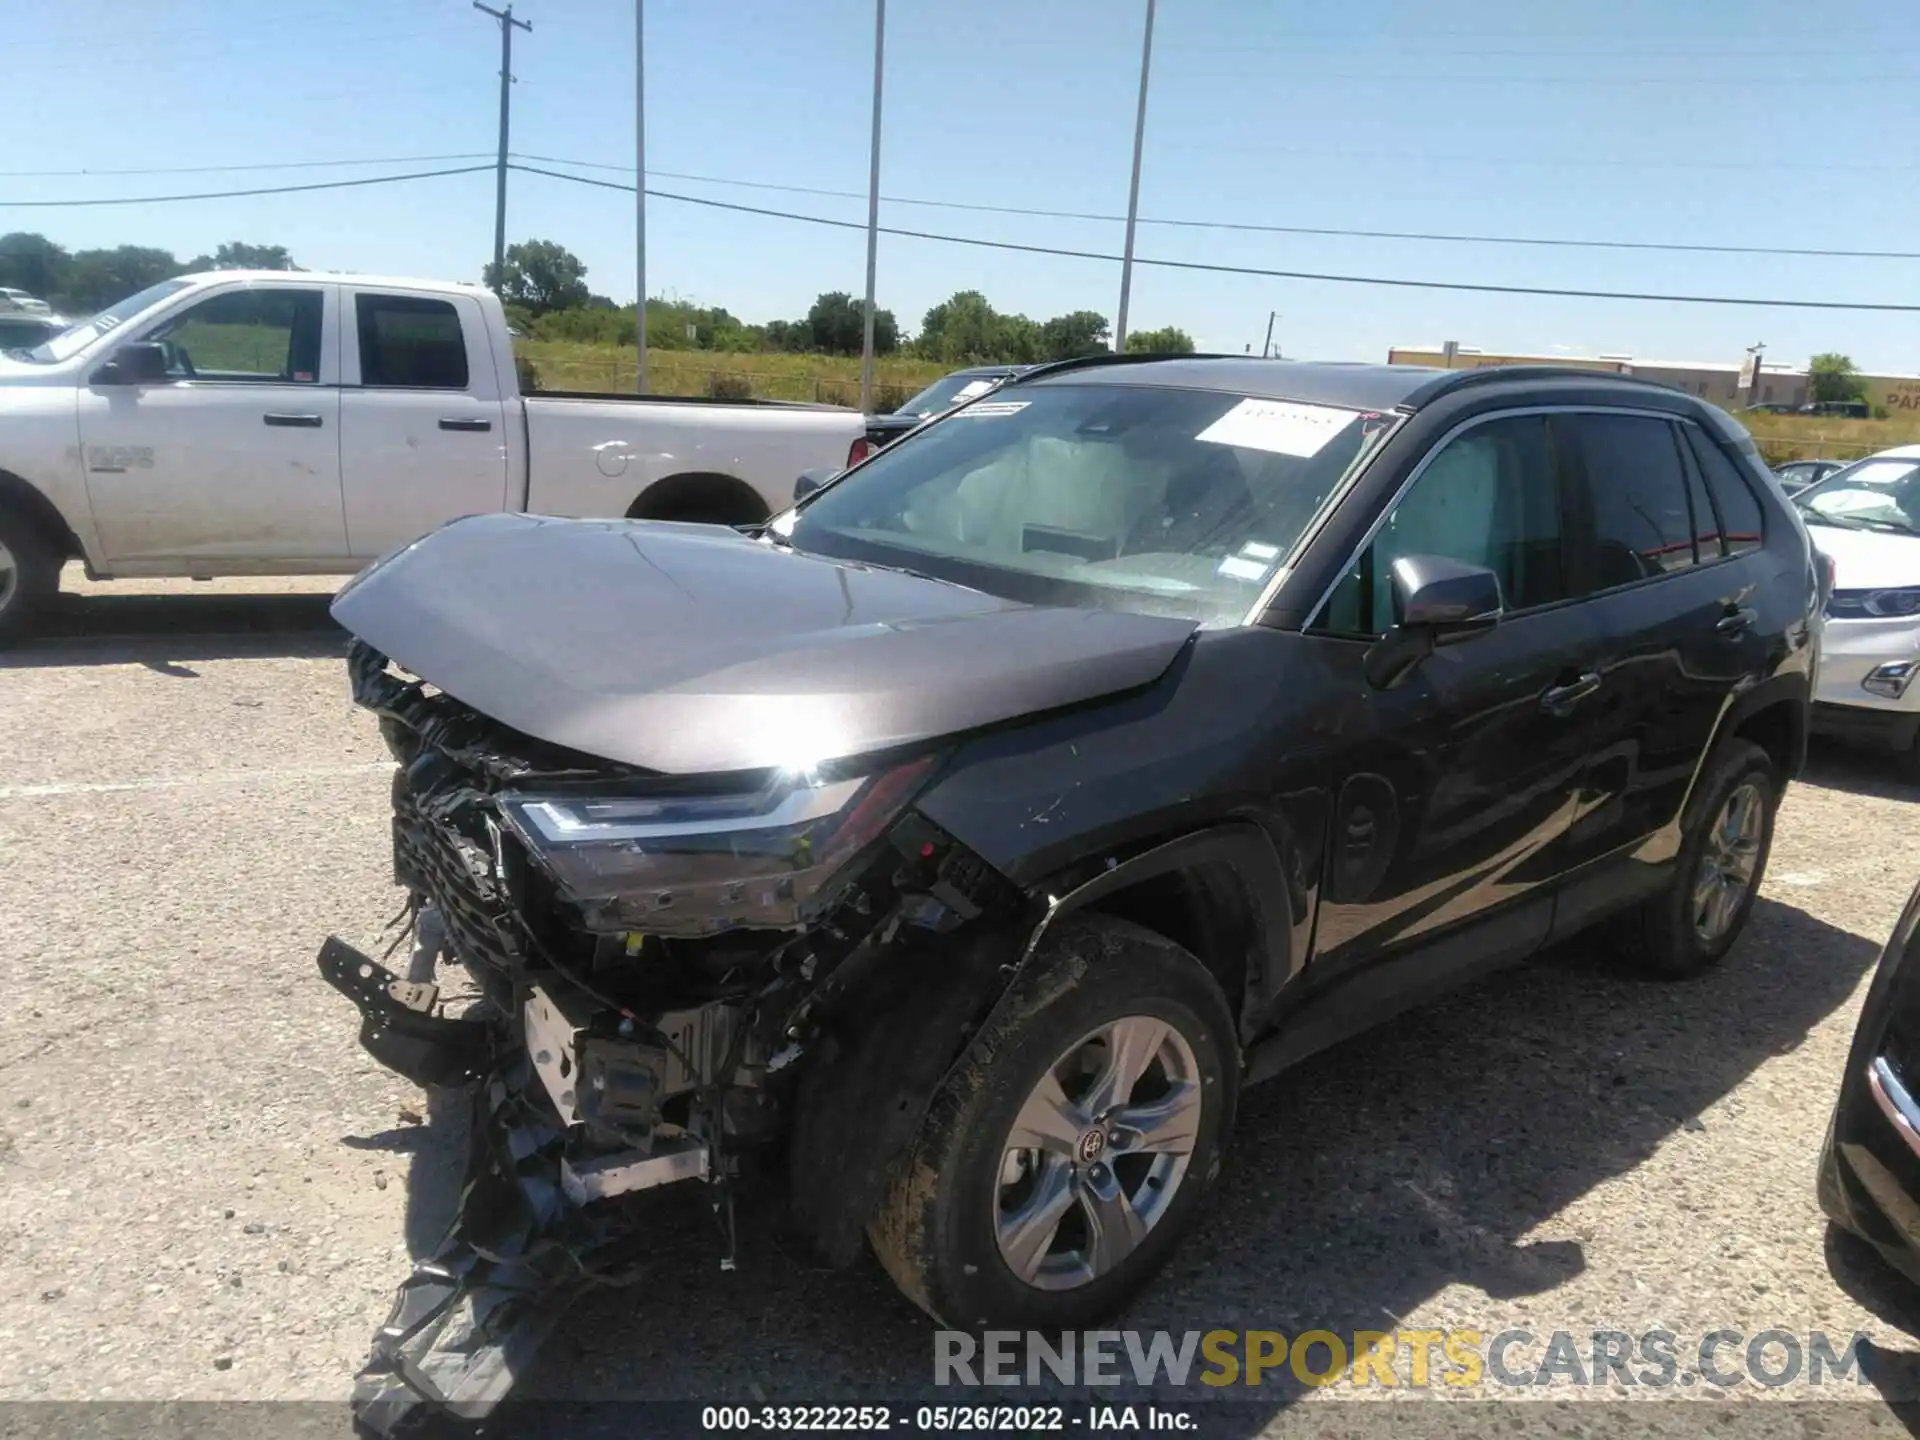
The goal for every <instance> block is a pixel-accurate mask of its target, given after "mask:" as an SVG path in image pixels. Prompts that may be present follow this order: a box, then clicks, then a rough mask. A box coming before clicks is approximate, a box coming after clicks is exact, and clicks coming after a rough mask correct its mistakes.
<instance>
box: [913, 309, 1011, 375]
mask: <svg viewBox="0 0 1920 1440" xmlns="http://www.w3.org/2000/svg"><path fill="white" fill-rule="evenodd" d="M1001 327H1002V319H1001V316H1000V314H999V312H998V311H996V310H995V309H994V308H993V306H991V305H989V304H988V303H987V297H986V296H984V295H982V294H981V293H980V292H979V291H978V290H959V291H956V292H954V293H953V294H952V295H949V296H948V297H947V298H946V299H945V300H942V301H941V302H940V303H939V304H938V305H936V306H934V307H933V308H932V309H931V310H929V311H927V314H926V318H925V319H924V320H922V321H921V322H920V339H919V342H918V343H919V350H920V353H921V354H922V355H924V356H926V357H927V358H928V359H929V360H942V361H945V362H946V363H948V364H952V365H960V364H966V363H968V362H971V361H979V360H997V359H998V358H999V357H1000V346H1001V343H1002V340H1003V335H1002V328H1001Z"/></svg>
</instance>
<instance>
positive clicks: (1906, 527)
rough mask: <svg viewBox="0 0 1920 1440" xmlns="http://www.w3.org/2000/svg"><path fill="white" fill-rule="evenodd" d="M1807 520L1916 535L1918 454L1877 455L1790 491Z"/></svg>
mask: <svg viewBox="0 0 1920 1440" xmlns="http://www.w3.org/2000/svg"><path fill="white" fill-rule="evenodd" d="M1793 503H1794V504H1796V505H1798V506H1799V507H1800V511H1801V513H1802V514H1803V515H1804V516H1805V517H1806V518H1807V520H1808V522H1809V523H1811V524H1814V525H1833V526H1837V527H1839V528H1840V529H1843V530H1887V531H1892V532H1895V533H1903V534H1907V535H1920V457H1916V458H1914V459H1911V460H1902V459H1895V458H1891V457H1880V458H1875V459H1870V460H1862V461H1860V462H1859V463H1858V464H1854V465H1849V466H1847V468H1846V469H1844V470H1836V471H1834V473H1833V474H1831V475H1829V476H1827V478H1826V479H1824V480H1822V481H1821V482H1820V483H1819V484H1817V485H1812V486H1809V487H1808V488H1807V489H1805V490H1802V491H1800V492H1799V493H1798V494H1796V495H1795V496H1794V497H1793Z"/></svg>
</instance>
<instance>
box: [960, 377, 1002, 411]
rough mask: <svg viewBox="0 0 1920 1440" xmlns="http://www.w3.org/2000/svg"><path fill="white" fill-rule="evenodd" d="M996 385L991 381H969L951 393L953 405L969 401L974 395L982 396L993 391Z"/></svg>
mask: <svg viewBox="0 0 1920 1440" xmlns="http://www.w3.org/2000/svg"><path fill="white" fill-rule="evenodd" d="M996 383H997V382H995V381H992V380H969V381H967V383H966V384H964V385H962V386H961V387H960V388H959V389H958V390H956V391H954V392H953V403H954V404H955V405H958V404H959V403H960V402H961V401H962V400H971V399H973V397H974V396H976V395H984V394H986V393H987V392H988V391H989V390H991V389H993V387H994V385H995V384H996Z"/></svg>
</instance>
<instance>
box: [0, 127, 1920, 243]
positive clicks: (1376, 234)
mask: <svg viewBox="0 0 1920 1440" xmlns="http://www.w3.org/2000/svg"><path fill="white" fill-rule="evenodd" d="M483 157H484V152H479V151H469V152H467V153H464V154H456V155H414V156H393V157H388V158H385V159H365V160H298V161H291V162H285V163H282V164H278V165H274V164H264V163H262V164H249V165H189V166H177V167H165V168H159V169H134V170H94V171H87V170H4V171H0V178H30V179H37V178H46V177H52V176H87V175H195V174H215V173H222V172H234V171H248V170H299V169H323V168H329V167H333V166H347V165H397V164H408V163H420V162H428V161H437V160H477V159H481V158H483ZM511 158H513V159H515V160H537V161H544V162H546V163H547V164H552V165H571V166H574V167H576V168H579V169H583V170H610V171H616V172H619V173H622V174H625V173H629V172H631V170H632V169H633V167H632V166H631V165H606V164H600V163H598V162H595V161H592V160H573V159H568V158H566V157H564V156H557V155H532V154H526V153H523V152H520V151H514V152H512V156H511ZM496 168H497V165H495V166H487V165H481V166H467V167H463V168H459V169H452V170H430V171H422V172H416V173H413V174H406V175H381V176H373V177H367V178H362V179H356V180H338V181H328V182H324V183H318V184H312V185H288V186H270V187H261V188H258V189H251V190H230V191H217V192H210V193H202V194H194V195H154V196H137V197H129V198H117V197H116V198H112V199H82V200H0V206H5V207H12V208H16V209H56V208H60V207H63V206H102V205H143V204H166V203H169V202H172V201H179V200H218V199H229V198H235V197H244V196H251V195H280V194H295V193H299V192H302V191H309V190H330V189H345V188H348V187H351V186H356V185H386V184H392V183H394V182H397V181H405V180H429V179H436V178H439V177H440V176H443V175H469V174H474V173H477V172H478V171H479V170H485V169H496ZM510 168H514V169H528V170H529V172H530V173H532V174H537V175H552V176H553V178H556V179H562V180H579V181H582V182H583V183H594V182H590V181H588V180H587V177H585V176H580V175H566V174H561V173H558V172H552V171H546V170H539V169H532V168H531V167H527V166H520V165H516V166H512V167H510ZM648 173H650V174H653V175H659V176H664V177H666V178H669V179H674V180H692V181H695V182H696V183H699V184H703V185H730V186H735V187H738V188H741V189H748V190H767V191H777V192H781V193H784V194H791V195H816V196H821V197H823V198H828V199H840V200H864V199H866V198H867V197H866V193H865V192H864V191H857V190H829V189H823V188H821V187H818V186H811V185H782V184H776V183H773V182H771V181H764V180H736V179H730V178H728V177H725V176H719V175H700V174H695V173H692V172H689V171H683V170H652V171H649V172H648ZM626 189H627V190H628V191H631V190H632V189H633V187H632V186H631V185H629V186H627V187H626ZM649 193H653V192H651V191H650V192H649ZM684 198H686V199H688V200H689V201H692V200H693V199H694V197H691V196H689V197H684ZM880 198H881V199H883V200H885V201H886V202H887V203H888V204H890V205H918V206H924V207H927V208H930V209H937V210H960V211H970V212H974V213H978V214H987V215H1022V216H1029V217H1036V218H1043V219H1054V220H1089V221H1098V222H1102V223H1113V224H1118V223H1121V222H1122V221H1123V220H1124V219H1125V218H1126V217H1125V216H1122V215H1114V214H1106V213H1103V212H1099V211H1090V210H1049V209H1043V208H1039V207H1029V206H1019V205H985V204H978V203H972V202H968V201H961V200H927V199H922V198H919V197H916V196H910V195H883V196H881V197H880ZM716 203H717V202H716ZM768 213H784V212H768ZM794 218H799V219H818V218H819V217H812V216H796V217H794ZM1140 223H1141V224H1142V225H1160V226H1165V227H1167V228H1169V229H1184V230H1230V231H1236V232H1241V233H1246V234H1264V235H1314V236H1323V237H1331V238H1337V239H1368V240H1410V241H1416V242H1421V243H1429V244H1450V245H1523V246H1534V247H1544V248H1549V249H1569V250H1626V251H1636V250H1637V251H1661V252H1673V253H1679V254H1695V255H1782V256H1796V257H1810V258H1818V259H1836V260H1920V251H1915V250H1844V249H1837V248H1826V247H1818V246H1791V245H1709V244H1690V243H1686V242H1681V241H1660V240H1575V239H1564V238H1557V237H1552V236H1529V235H1473V234H1462V233H1458V232H1453V231H1427V230H1364V229H1354V228H1348V227H1342V226H1331V225H1269V224H1262V223H1257V222H1253V221H1241V220H1193V219H1179V218H1173V217H1164V216H1149V215H1142V216H1141V217H1140ZM1062 253H1067V252H1062Z"/></svg>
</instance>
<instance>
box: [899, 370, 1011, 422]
mask: <svg viewBox="0 0 1920 1440" xmlns="http://www.w3.org/2000/svg"><path fill="white" fill-rule="evenodd" d="M1006 378H1007V377H1006V376H1004V375H943V376H942V377H941V378H940V379H938V380H936V381H934V382H933V384H931V385H929V386H927V388H926V389H924V390H922V391H921V392H920V393H919V394H918V395H916V396H914V397H913V398H912V399H911V400H909V401H907V403H906V404H904V405H902V406H901V407H900V408H899V409H898V410H896V411H894V412H893V413H894V414H896V415H938V414H939V413H940V412H941V411H943V410H951V409H952V408H953V407H954V406H956V405H958V404H959V403H960V402H961V401H963V400H971V399H973V398H974V396H976V395H984V394H986V393H987V392H988V391H989V390H991V389H993V387H994V386H996V385H999V384H1002V383H1004V382H1005V380H1006Z"/></svg>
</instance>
